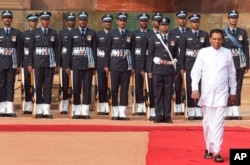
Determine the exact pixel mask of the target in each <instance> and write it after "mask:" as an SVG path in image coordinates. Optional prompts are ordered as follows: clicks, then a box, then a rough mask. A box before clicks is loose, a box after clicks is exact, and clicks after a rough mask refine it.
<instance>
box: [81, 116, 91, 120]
mask: <svg viewBox="0 0 250 165" xmlns="http://www.w3.org/2000/svg"><path fill="white" fill-rule="evenodd" d="M82 119H90V116H89V115H83V116H82Z"/></svg>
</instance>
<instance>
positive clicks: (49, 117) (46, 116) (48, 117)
mask: <svg viewBox="0 0 250 165" xmlns="http://www.w3.org/2000/svg"><path fill="white" fill-rule="evenodd" d="M43 118H46V119H53V116H52V115H43Z"/></svg>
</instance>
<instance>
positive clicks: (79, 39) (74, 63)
mask: <svg viewBox="0 0 250 165" xmlns="http://www.w3.org/2000/svg"><path fill="white" fill-rule="evenodd" d="M96 46H97V42H96V32H95V31H94V30H92V29H89V28H86V32H85V35H83V34H81V31H80V29H79V27H77V28H74V29H72V30H71V33H70V38H69V44H68V48H67V49H68V53H67V56H66V58H65V61H66V62H65V64H64V65H65V66H64V68H71V69H77V70H86V69H89V62H88V56H83V55H73V48H75V47H87V48H91V49H92V57H93V58H94V63H95V66H94V68H95V67H96V51H97V47H96Z"/></svg>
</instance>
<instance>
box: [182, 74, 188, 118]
mask: <svg viewBox="0 0 250 165" xmlns="http://www.w3.org/2000/svg"><path fill="white" fill-rule="evenodd" d="M183 83H184V87H185V90H184V94H185V101H184V103H185V112H184V115H185V119H187V118H188V117H187V109H188V108H187V101H188V100H187V79H186V72H184V74H183Z"/></svg>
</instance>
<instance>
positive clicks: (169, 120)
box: [165, 119, 173, 123]
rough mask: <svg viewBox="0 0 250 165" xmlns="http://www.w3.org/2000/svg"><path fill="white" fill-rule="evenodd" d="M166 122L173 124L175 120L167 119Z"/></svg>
mask: <svg viewBox="0 0 250 165" xmlns="http://www.w3.org/2000/svg"><path fill="white" fill-rule="evenodd" d="M165 121H166V123H173V120H171V119H166V120H165Z"/></svg>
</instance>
